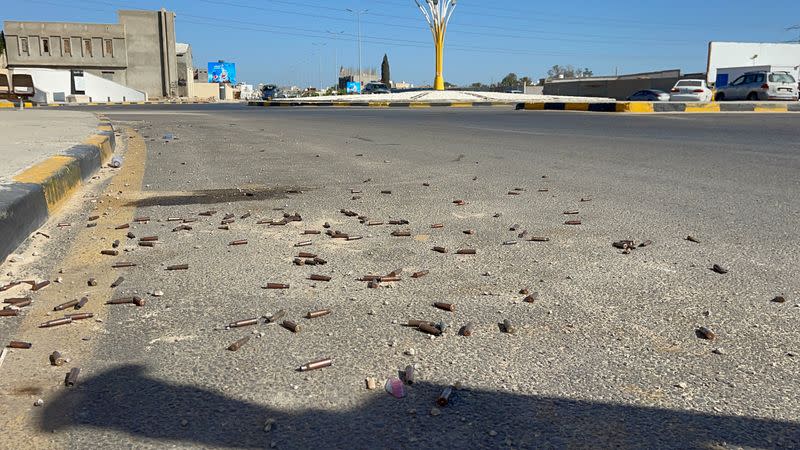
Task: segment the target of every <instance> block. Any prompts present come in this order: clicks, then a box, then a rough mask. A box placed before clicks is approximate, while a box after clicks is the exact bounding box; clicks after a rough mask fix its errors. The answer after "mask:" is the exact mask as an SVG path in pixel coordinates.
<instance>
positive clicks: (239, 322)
mask: <svg viewBox="0 0 800 450" xmlns="http://www.w3.org/2000/svg"><path fill="white" fill-rule="evenodd" d="M257 324H258V318H254V319H245V320H237V321H236V322H232V323H230V324H228V326H227V328H241V327H246V326H249V325H257Z"/></svg>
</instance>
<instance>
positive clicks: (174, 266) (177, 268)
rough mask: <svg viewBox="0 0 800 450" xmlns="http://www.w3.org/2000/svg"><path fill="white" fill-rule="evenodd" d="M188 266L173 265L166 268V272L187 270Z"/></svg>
mask: <svg viewBox="0 0 800 450" xmlns="http://www.w3.org/2000/svg"><path fill="white" fill-rule="evenodd" d="M188 269H189V264H175V265H172V266H167V270H188Z"/></svg>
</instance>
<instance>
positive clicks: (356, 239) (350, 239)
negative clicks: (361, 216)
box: [347, 236, 364, 241]
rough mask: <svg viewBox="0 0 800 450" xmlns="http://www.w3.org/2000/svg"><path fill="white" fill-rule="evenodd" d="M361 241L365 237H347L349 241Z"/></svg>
mask: <svg viewBox="0 0 800 450" xmlns="http://www.w3.org/2000/svg"><path fill="white" fill-rule="evenodd" d="M361 239H364V237H363V236H347V240H348V241H358V240H361Z"/></svg>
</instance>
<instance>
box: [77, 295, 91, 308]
mask: <svg viewBox="0 0 800 450" xmlns="http://www.w3.org/2000/svg"><path fill="white" fill-rule="evenodd" d="M87 303H89V297H81V299H80V300H79V301H78V303H77V304H76V305H75V309H81V308H83V307H84V306H86V304H87Z"/></svg>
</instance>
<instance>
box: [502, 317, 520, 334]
mask: <svg viewBox="0 0 800 450" xmlns="http://www.w3.org/2000/svg"><path fill="white" fill-rule="evenodd" d="M503 332H505V333H509V334H514V333H516V332H517V328H516V327H515V326H514V325H513V324H512V323H511V321H510V320H508V319H505V320H503Z"/></svg>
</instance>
